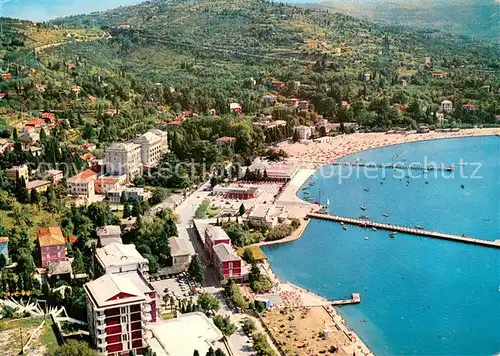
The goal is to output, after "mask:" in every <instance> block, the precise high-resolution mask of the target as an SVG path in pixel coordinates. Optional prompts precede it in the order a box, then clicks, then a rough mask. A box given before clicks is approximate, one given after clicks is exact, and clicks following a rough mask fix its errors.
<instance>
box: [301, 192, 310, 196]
mask: <svg viewBox="0 0 500 356" xmlns="http://www.w3.org/2000/svg"><path fill="white" fill-rule="evenodd" d="M302 194H304V195H309V194H311V193H309V192H303V193H302Z"/></svg>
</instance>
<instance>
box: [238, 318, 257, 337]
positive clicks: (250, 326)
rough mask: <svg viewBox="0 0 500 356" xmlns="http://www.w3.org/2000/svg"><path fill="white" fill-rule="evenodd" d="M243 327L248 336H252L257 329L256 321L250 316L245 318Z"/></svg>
mask: <svg viewBox="0 0 500 356" xmlns="http://www.w3.org/2000/svg"><path fill="white" fill-rule="evenodd" d="M241 328H242V329H243V332H244V333H245V335H247V336H251V335H252V334H253V332H254V331H255V322H254V321H253V320H252V319H250V318H248V317H247V318H245V319H243V323H242V325H241Z"/></svg>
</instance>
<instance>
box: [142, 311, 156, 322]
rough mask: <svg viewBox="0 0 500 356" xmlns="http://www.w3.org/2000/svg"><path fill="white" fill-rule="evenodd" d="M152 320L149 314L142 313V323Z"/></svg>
mask: <svg viewBox="0 0 500 356" xmlns="http://www.w3.org/2000/svg"><path fill="white" fill-rule="evenodd" d="M152 319H153V318H151V314H149V313H142V320H144V321H151V320H152Z"/></svg>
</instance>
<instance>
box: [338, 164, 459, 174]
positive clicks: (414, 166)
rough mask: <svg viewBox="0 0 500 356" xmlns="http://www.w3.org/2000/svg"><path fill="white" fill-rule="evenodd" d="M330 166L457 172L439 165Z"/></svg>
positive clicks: (452, 168)
mask: <svg viewBox="0 0 500 356" xmlns="http://www.w3.org/2000/svg"><path fill="white" fill-rule="evenodd" d="M330 164H332V165H334V166H353V167H368V168H388V169H404V170H408V169H414V170H420V171H446V172H453V171H454V170H455V167H453V166H447V167H445V166H444V165H443V166H441V167H439V166H437V165H433V166H423V165H419V164H410V165H404V164H395V163H364V162H332V163H330Z"/></svg>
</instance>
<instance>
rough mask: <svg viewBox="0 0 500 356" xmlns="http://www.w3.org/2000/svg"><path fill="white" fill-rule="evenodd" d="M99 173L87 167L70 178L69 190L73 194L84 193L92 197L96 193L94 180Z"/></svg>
mask: <svg viewBox="0 0 500 356" xmlns="http://www.w3.org/2000/svg"><path fill="white" fill-rule="evenodd" d="M96 177H97V174H96V173H95V172H94V171H92V170H90V169H86V170H84V171H83V172H80V173H78V174H76V175H74V176H73V177H71V178H69V179H68V191H69V193H70V194H73V195H84V196H86V197H91V196H93V195H94V194H95V188H94V180H95V178H96Z"/></svg>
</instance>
